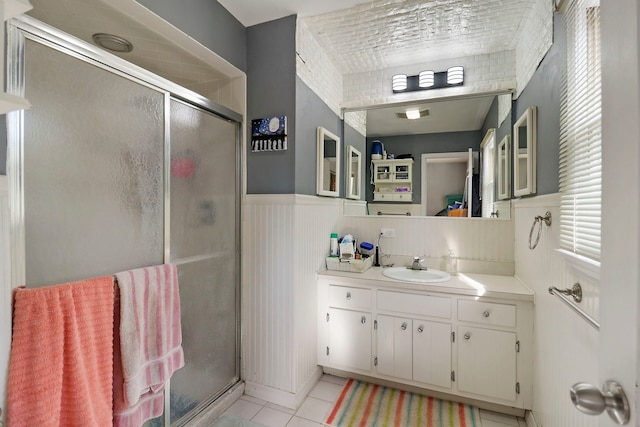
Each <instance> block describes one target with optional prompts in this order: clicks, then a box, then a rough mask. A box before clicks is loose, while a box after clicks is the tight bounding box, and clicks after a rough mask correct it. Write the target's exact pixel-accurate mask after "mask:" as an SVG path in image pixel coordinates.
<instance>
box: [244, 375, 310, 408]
mask: <svg viewBox="0 0 640 427" xmlns="http://www.w3.org/2000/svg"><path fill="white" fill-rule="evenodd" d="M321 377H322V368H320V367H318V368H317V369H316V370H315V372H314V373H313V375H311V376H310V377H309V379H308V380H307V381H306V382H305V383H304V384H303V386H302V387H301V388H300V390H299V391H298V392H297V393H291V392H288V391H284V390H278V389H276V388H273V387H269V386H265V385H262V384H257V383H254V382H251V381H247V382H246V384H245V389H244V394H246V395H247V396H251V397H255V398H257V399H262V400H266V401H267V402H271V403H275V404H276V405H280V406H284V407H285V408H289V409H294V410H297V409H298V408H299V407H300V406H301V405H302V403H303V402H304V399H306V397H307V395H308V394H309V392H310V391H311V389H313V387H314V386H315V385H316V384H317V383H318V381H320V378H321Z"/></svg>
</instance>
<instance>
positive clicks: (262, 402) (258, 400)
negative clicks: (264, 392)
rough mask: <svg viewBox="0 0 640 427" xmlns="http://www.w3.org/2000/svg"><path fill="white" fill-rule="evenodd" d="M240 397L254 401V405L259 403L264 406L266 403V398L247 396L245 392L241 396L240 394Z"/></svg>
mask: <svg viewBox="0 0 640 427" xmlns="http://www.w3.org/2000/svg"><path fill="white" fill-rule="evenodd" d="M240 399H242V400H246V401H247V402H251V403H255V404H256V405H260V406H264V405H266V404H267V401H266V400H262V399H258V398H257V397H253V396H247V395H246V394H243V395H242V396H240Z"/></svg>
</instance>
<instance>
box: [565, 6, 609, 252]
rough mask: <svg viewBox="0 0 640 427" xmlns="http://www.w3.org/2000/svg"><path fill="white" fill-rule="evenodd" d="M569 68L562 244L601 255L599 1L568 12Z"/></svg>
mask: <svg viewBox="0 0 640 427" xmlns="http://www.w3.org/2000/svg"><path fill="white" fill-rule="evenodd" d="M565 19H566V30H567V73H566V76H564V79H563V80H564V81H563V87H562V95H561V106H560V192H561V194H562V199H561V205H560V245H561V247H562V249H565V250H568V251H570V252H573V253H575V254H577V255H581V256H585V257H587V258H590V259H593V260H596V261H599V260H600V216H601V182H602V149H601V145H602V144H601V102H600V98H601V97H600V86H601V78H600V68H601V67H600V63H601V61H600V2H599V0H595V1H594V0H574V1H573V2H572V3H571V4H570V5H569V7H568V9H567V11H566V13H565Z"/></svg>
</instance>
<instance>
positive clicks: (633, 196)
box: [594, 0, 640, 427]
mask: <svg viewBox="0 0 640 427" xmlns="http://www.w3.org/2000/svg"><path fill="white" fill-rule="evenodd" d="M600 10H601V25H602V149H603V153H602V158H603V163H602V172H603V174H602V176H603V187H602V194H603V200H602V202H603V203H602V268H601V285H600V286H601V287H600V372H599V380H600V384H594V385H596V386H598V387H600V386H602V384H603V383H604V382H605V381H607V380H615V381H617V382H619V383H620V384H621V385H622V387H623V388H624V391H625V392H626V395H627V398H628V399H629V403H630V405H631V420H630V422H629V424H627V425H629V426H634V425H638V424H639V423H640V417H639V416H638V395H637V391H636V384H637V380H638V363H639V362H638V342H639V337H638V335H639V334H640V330H639V329H640V328H639V325H640V323H639V321H638V320H639V319H638V312H639V306H640V301H639V296H640V292H639V289H638V288H639V286H640V274H639V265H640V251H639V244H640V227H639V223H640V197H639V194H640V168H639V165H640V121H639V120H638V117H640V87H639V84H638V64H639V60H640V51H639V47H638V40H639V38H640V32H639V29H638V22H639V19H638V17H639V16H640V4H639V3H638V2H637V1H636V0H617V1H603V2H601V9H600ZM617 201H625V202H627V203H624V209H620V206H616V205H617ZM599 425H600V426H603V427H604V426H614V425H617V424H615V423H614V422H613V421H612V420H611V419H610V418H609V417H608V416H607V415H606V413H605V414H602V415H600V416H599Z"/></svg>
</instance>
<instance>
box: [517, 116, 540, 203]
mask: <svg viewBox="0 0 640 427" xmlns="http://www.w3.org/2000/svg"><path fill="white" fill-rule="evenodd" d="M513 145H514V149H513V195H514V196H516V197H520V196H526V195H528V194H533V193H535V192H536V107H535V106H533V107H529V108H528V109H527V111H525V112H524V114H522V116H521V117H520V118H519V119H518V121H517V122H516V123H515V124H514V125H513Z"/></svg>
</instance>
